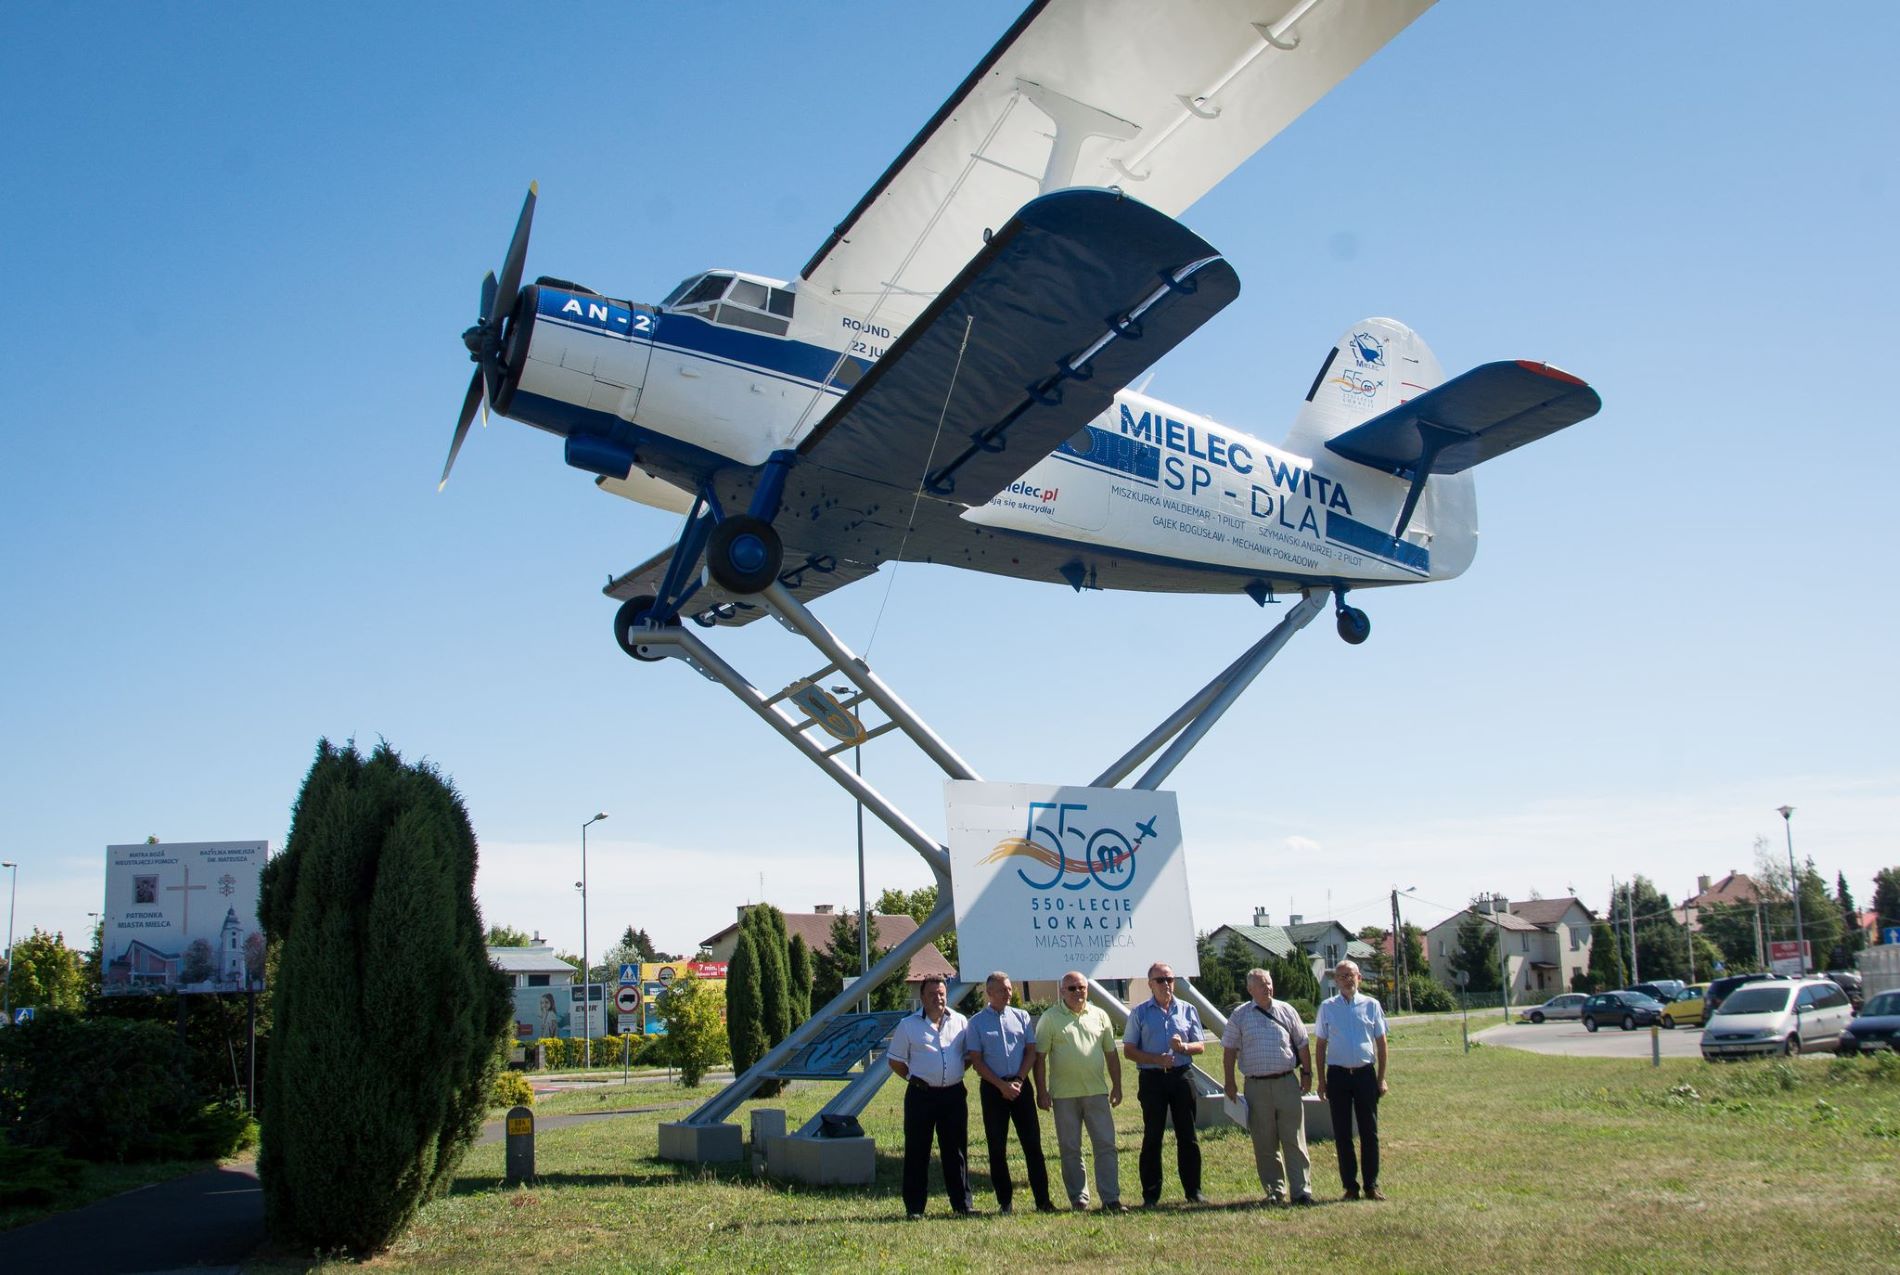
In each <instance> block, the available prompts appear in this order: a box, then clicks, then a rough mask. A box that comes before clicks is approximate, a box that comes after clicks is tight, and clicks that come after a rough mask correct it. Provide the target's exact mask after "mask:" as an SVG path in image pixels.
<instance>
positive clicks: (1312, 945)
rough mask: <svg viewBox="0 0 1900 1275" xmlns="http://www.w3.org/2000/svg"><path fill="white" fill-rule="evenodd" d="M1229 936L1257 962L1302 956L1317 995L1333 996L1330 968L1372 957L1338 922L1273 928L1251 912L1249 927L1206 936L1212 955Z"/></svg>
mask: <svg viewBox="0 0 1900 1275" xmlns="http://www.w3.org/2000/svg"><path fill="white" fill-rule="evenodd" d="M1230 937H1231V938H1237V939H1239V940H1240V941H1241V942H1242V943H1243V944H1245V945H1246V946H1247V947H1248V948H1249V949H1251V950H1252V951H1253V952H1254V953H1255V954H1256V959H1258V960H1261V961H1265V960H1266V958H1267V957H1269V956H1271V957H1273V958H1274V959H1276V960H1281V961H1284V960H1287V959H1288V958H1290V957H1292V956H1294V955H1295V954H1298V955H1301V956H1304V957H1305V958H1306V961H1307V964H1308V965H1309V966H1310V967H1311V968H1312V971H1313V977H1314V978H1315V979H1317V980H1318V981H1319V989H1320V995H1321V996H1331V995H1332V994H1333V992H1334V990H1335V989H1334V987H1333V967H1334V966H1336V965H1338V964H1339V963H1340V961H1342V960H1345V959H1347V958H1348V957H1350V958H1351V959H1352V960H1354V961H1357V962H1358V963H1359V965H1360V966H1361V967H1362V968H1363V967H1365V965H1366V964H1367V962H1369V961H1370V960H1371V959H1372V956H1373V948H1372V945H1371V944H1369V943H1362V942H1360V941H1359V940H1358V939H1356V938H1354V937H1353V934H1352V931H1351V930H1348V929H1347V928H1346V927H1345V926H1343V925H1341V924H1340V923H1339V922H1338V921H1308V920H1306V919H1305V918H1304V917H1302V916H1299V915H1294V916H1289V917H1288V918H1287V922H1286V924H1285V925H1274V924H1272V923H1271V918H1270V917H1269V916H1268V914H1267V910H1266V909H1265V908H1255V909H1254V912H1253V924H1252V925H1222V926H1219V927H1218V928H1216V929H1215V930H1213V931H1212V932H1211V933H1210V934H1209V935H1208V938H1209V939H1211V940H1212V941H1213V944H1214V950H1215V951H1216V952H1218V951H1220V950H1221V949H1223V948H1225V947H1226V946H1227V940H1228V939H1229V938H1230ZM1141 999H1144V1000H1145V999H1147V998H1146V996H1143V997H1142V998H1141Z"/></svg>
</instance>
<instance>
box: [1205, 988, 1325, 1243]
mask: <svg viewBox="0 0 1900 1275" xmlns="http://www.w3.org/2000/svg"><path fill="white" fill-rule="evenodd" d="M1247 995H1248V996H1250V997H1251V998H1252V999H1251V1000H1249V1001H1248V1002H1247V1004H1245V1005H1242V1006H1241V1007H1240V1008H1239V1009H1236V1010H1235V1011H1234V1013H1233V1016H1232V1017H1231V1018H1229V1019H1228V1020H1227V1030H1226V1031H1224V1032H1222V1033H1221V1038H1220V1043H1221V1051H1222V1063H1223V1064H1224V1066H1225V1068H1226V1072H1227V1097H1228V1099H1229V1100H1232V1099H1233V1098H1234V1097H1235V1095H1236V1094H1237V1093H1238V1092H1239V1090H1237V1089H1236V1088H1235V1083H1234V1072H1235V1071H1236V1070H1238V1071H1239V1072H1240V1074H1241V1075H1242V1076H1244V1077H1246V1081H1247V1088H1246V1096H1247V1132H1248V1133H1250V1134H1252V1135H1253V1164H1254V1169H1255V1170H1256V1171H1257V1172H1258V1173H1259V1174H1260V1188H1261V1190H1263V1191H1265V1192H1266V1193H1267V1199H1268V1201H1269V1202H1270V1203H1273V1204H1285V1203H1286V1200H1287V1179H1288V1178H1291V1179H1292V1187H1293V1202H1294V1203H1295V1204H1300V1205H1308V1204H1312V1203H1313V1177H1312V1172H1313V1161H1312V1158H1311V1157H1310V1156H1308V1155H1307V1153H1306V1113H1305V1111H1304V1110H1302V1108H1301V1106H1300V1099H1301V1098H1303V1097H1304V1096H1305V1094H1306V1091H1307V1090H1308V1089H1309V1088H1311V1087H1312V1084H1313V1063H1312V1060H1311V1059H1310V1058H1309V1057H1308V1055H1307V1052H1306V1025H1305V1024H1304V1023H1302V1022H1300V1016H1299V1015H1298V1014H1297V1013H1295V1012H1294V1011H1293V1007H1292V1006H1291V1005H1289V1004H1287V1003H1286V1002H1285V1001H1276V1000H1274V999H1273V975H1271V974H1269V973H1267V972H1266V971H1265V970H1248V971H1247ZM1296 1069H1297V1071H1298V1074H1299V1081H1298V1082H1297V1083H1295V1081H1294V1079H1293V1077H1294V1074H1295V1070H1296ZM1282 1158H1284V1159H1285V1161H1286V1164H1285V1166H1284V1168H1283V1167H1282V1165H1281V1163H1280V1162H1281V1159H1282Z"/></svg>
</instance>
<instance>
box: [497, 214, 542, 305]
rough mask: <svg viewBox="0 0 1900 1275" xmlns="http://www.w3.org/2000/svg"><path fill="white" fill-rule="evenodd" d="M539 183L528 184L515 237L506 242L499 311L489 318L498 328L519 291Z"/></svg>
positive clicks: (513, 303)
mask: <svg viewBox="0 0 1900 1275" xmlns="http://www.w3.org/2000/svg"><path fill="white" fill-rule="evenodd" d="M540 188H541V184H540V183H539V182H529V183H528V197H527V198H526V199H524V200H522V201H521V217H520V219H519V220H518V221H516V222H515V237H514V238H513V239H511V240H510V241H509V242H508V255H507V256H506V257H504V258H502V263H501V283H500V286H499V295H498V301H497V304H499V306H500V307H501V309H500V311H499V312H497V313H496V314H493V315H491V316H490V322H493V323H495V324H496V325H498V326H499V324H500V321H501V317H502V315H503V314H506V313H507V312H509V311H511V310H513V309H514V308H515V294H516V293H518V292H520V291H521V267H522V266H523V265H525V264H526V263H527V260H528V228H529V227H530V226H531V225H533V224H534V200H535V195H536V193H537V192H538V191H539V190H540Z"/></svg>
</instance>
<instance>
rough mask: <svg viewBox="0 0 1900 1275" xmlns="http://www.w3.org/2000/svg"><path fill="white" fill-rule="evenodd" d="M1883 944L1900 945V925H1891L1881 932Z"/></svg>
mask: <svg viewBox="0 0 1900 1275" xmlns="http://www.w3.org/2000/svg"><path fill="white" fill-rule="evenodd" d="M1880 941H1881V942H1882V943H1900V925H1889V926H1887V927H1885V928H1884V929H1882V930H1881V931H1880Z"/></svg>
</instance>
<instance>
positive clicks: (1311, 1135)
mask: <svg viewBox="0 0 1900 1275" xmlns="http://www.w3.org/2000/svg"><path fill="white" fill-rule="evenodd" d="M1300 1110H1302V1111H1304V1112H1305V1113H1306V1141H1307V1143H1308V1144H1309V1145H1310V1144H1311V1143H1315V1142H1331V1141H1332V1140H1333V1109H1332V1108H1331V1107H1329V1106H1327V1105H1326V1100H1325V1099H1324V1098H1322V1097H1320V1096H1319V1095H1318V1094H1307V1095H1306V1097H1304V1098H1302V1099H1300Z"/></svg>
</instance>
